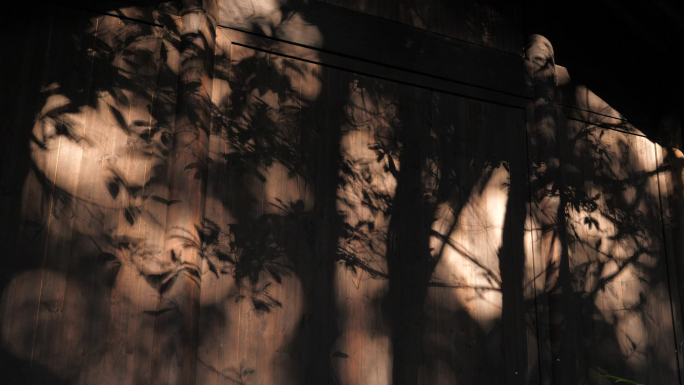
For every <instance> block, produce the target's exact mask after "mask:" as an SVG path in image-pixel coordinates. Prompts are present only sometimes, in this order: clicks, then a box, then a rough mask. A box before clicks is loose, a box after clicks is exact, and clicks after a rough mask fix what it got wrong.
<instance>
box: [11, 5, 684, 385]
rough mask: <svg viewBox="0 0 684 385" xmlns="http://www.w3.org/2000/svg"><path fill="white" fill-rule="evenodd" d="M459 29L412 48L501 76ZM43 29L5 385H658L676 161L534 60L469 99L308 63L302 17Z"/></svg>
mask: <svg viewBox="0 0 684 385" xmlns="http://www.w3.org/2000/svg"><path fill="white" fill-rule="evenodd" d="M327 2H328V3H333V4H337V5H341V6H344V7H347V8H351V9H356V10H361V11H364V10H365V11H364V12H367V13H370V14H373V13H374V12H375V11H374V8H373V9H371V8H368V7H371V5H369V3H367V2H363V1H361V2H353V4H352V3H345V4H341V2H338V1H333V0H329V1H327ZM338 3H340V4H338ZM409 3H410V2H405V1H401V2H399V3H398V4H399V5H397V7H398V8H397V9H399V10H402V12H400V13H401V15H398V14H397V15H389V16H388V18H390V19H392V20H395V21H401V22H405V23H407V24H411V25H414V26H417V27H419V28H427V29H429V28H428V25H429V24H430V22H431V20H432V21H435V20H441V18H440V17H438V15H436V14H435V12H436V10H434V9H432V10H428V9H419V8H415V7H413V6H412V5H411V4H409ZM490 3H491V4H490ZM445 7H446V8H445V9H446V10H447V11H449V12H452V13H453V11H454V9H457V8H458V9H461V8H459V7H460V6H453V9H452V8H450V7H452V6H449V7H447V6H445ZM464 7H465V6H464ZM447 8H448V9H447ZM475 8H477V9H480V11H481V12H480V13H482V14H484V13H486V14H487V15H489V16H487V17H485V16H482V15H480V14H478V15H479V16H477V17H475V16H472V15H471V16H469V17H466V21H465V22H464V23H465V24H463V25H462V26H461V27H459V28H461V29H462V30H459V29H458V28H455V27H454V28H447V27H446V26H445V25H442V24H439V23H437V24H435V25H436V26H435V27H434V28H433V29H435V31H433V32H440V33H444V34H446V35H448V36H451V35H454V36H451V37H458V38H459V39H463V40H467V41H470V42H471V43H477V44H480V45H484V46H488V47H490V48H491V47H494V48H497V49H502V50H510V47H511V46H512V45H513V43H514V42H515V41H517V40H516V39H517V38H516V37H514V36H509V37H505V36H503V35H501V34H499V35H496V34H495V32H494V31H495V29H496V28H503V29H504V30H509V29H513V28H514V25H515V23H516V22H515V20H513V21H507V20H506V18H505V16H506V15H507V13H508V12H512V11H511V10H509V9H508V8H506V7H503V6H502V7H497V6H496V5H495V4H494V3H492V2H484V3H483V4H481V5H479V6H478V7H475ZM51 9H52V10H51V11H49V12H51V13H50V15H51V16H50V17H51V20H53V24H51V25H50V26H49V27H45V28H46V31H47V32H49V36H50V38H49V42H48V43H46V44H47V52H45V53H44V56H45V57H46V61H45V63H42V64H41V65H42V66H44V67H45V68H44V69H43V70H44V72H45V73H44V76H43V79H41V80H40V81H36V83H40V86H39V87H38V86H36V87H35V89H28V88H27V90H28V91H26V92H27V94H28V95H29V96H26V99H27V100H30V103H29V102H26V103H27V104H29V105H31V106H32V107H26V110H30V109H31V108H33V109H32V110H30V113H29V112H26V110H25V111H23V112H22V113H23V114H28V115H31V116H32V117H30V119H24V120H23V121H21V120H17V121H18V122H20V123H21V124H17V126H16V127H12V128H11V129H12V130H15V131H16V132H17V134H16V135H15V136H13V137H12V138H13V139H12V143H14V144H12V143H9V142H8V144H7V145H6V146H5V147H4V148H5V149H6V150H7V151H16V152H17V160H16V162H17V164H18V163H20V162H24V163H25V164H23V165H22V167H16V169H12V170H9V171H7V170H5V169H4V168H3V173H6V174H8V175H10V174H11V175H10V176H5V175H3V178H4V179H3V181H4V180H5V178H6V179H7V180H18V181H20V183H19V184H18V185H17V186H14V187H13V189H14V190H16V191H15V192H12V191H10V192H8V193H6V195H7V196H8V198H6V201H7V202H10V204H8V205H7V207H8V209H7V210H6V211H3V222H2V223H3V226H5V227H4V228H5V229H6V230H7V231H6V232H7V234H9V235H8V237H12V239H11V240H7V241H4V242H5V243H3V244H6V245H7V250H8V251H7V254H6V255H5V258H6V260H7V263H8V267H7V269H6V274H5V275H4V276H3V278H2V281H1V282H2V286H0V289H1V293H0V346H1V349H2V351H1V354H0V360H2V365H3V368H4V367H5V366H7V367H9V366H15V367H16V368H15V370H14V372H13V373H12V377H11V378H10V380H11V382H10V383H12V384H24V383H41V384H42V383H50V384H81V383H84V384H85V383H90V384H92V383H103V384H110V383H111V384H148V383H155V384H166V383H169V384H171V383H189V384H191V383H197V384H292V385H294V384H335V385H337V384H339V385H357V384H358V385H371V384H380V385H390V384H396V385H417V384H440V385H442V384H483V385H484V384H503V383H511V384H513V383H515V384H551V383H559V384H560V383H564V382H561V381H560V380H559V379H561V378H562V379H563V381H575V382H573V383H577V384H601V385H603V384H607V383H608V382H607V381H608V380H607V378H605V377H602V375H605V374H610V375H613V374H616V375H617V374H619V375H620V376H621V377H625V378H627V377H628V378H633V379H634V380H635V381H638V382H639V383H646V384H661V383H676V382H677V381H679V380H678V379H679V370H680V367H679V366H680V361H681V358H678V356H677V355H676V354H675V353H676V352H677V349H678V347H677V346H676V333H679V328H680V327H681V325H679V324H678V319H679V318H678V317H679V308H678V307H679V304H678V301H679V299H678V297H675V296H674V295H675V294H676V289H677V282H675V280H674V277H675V273H673V270H672V269H673V266H672V264H673V261H674V260H675V258H678V257H677V256H676V255H674V254H675V252H674V250H678V249H677V245H678V241H679V240H678V239H675V238H676V236H675V235H674V232H673V230H672V223H673V222H674V221H675V219H676V218H678V216H679V215H681V213H679V211H677V210H679V206H677V204H678V202H679V201H678V200H677V199H675V198H676V197H677V195H676V194H678V193H679V192H681V191H680V190H681V184H682V183H683V182H682V175H684V173H683V172H682V170H681V168H682V167H684V166H683V165H684V155H682V153H681V151H679V150H678V149H675V148H672V147H671V146H670V147H668V146H665V145H664V144H662V143H655V142H654V141H653V140H652V139H651V138H648V137H646V136H645V135H644V134H643V133H642V131H640V130H639V129H638V128H637V127H636V125H633V124H631V123H629V122H627V120H626V119H625V118H624V117H623V116H622V115H620V114H619V113H618V112H617V111H616V110H615V109H613V108H612V107H610V105H609V104H608V103H606V102H605V101H603V100H602V99H601V98H600V97H599V96H597V95H596V94H594V93H593V92H592V91H591V90H590V89H589V88H588V87H586V86H583V85H578V84H575V83H574V82H573V80H572V79H571V77H570V74H569V71H568V70H567V69H565V68H563V67H561V66H557V65H556V63H555V58H554V49H553V47H552V46H551V43H550V42H549V41H548V40H547V39H546V38H544V37H542V36H539V35H533V36H532V37H531V38H530V40H529V42H528V45H527V46H526V47H525V52H524V55H523V59H522V60H519V63H518V64H519V68H516V69H515V71H517V72H513V73H516V74H517V75H516V76H517V77H518V78H516V82H518V81H519V83H520V84H526V86H527V88H526V89H524V90H523V91H521V95H504V96H500V95H499V96H497V97H500V99H497V100H489V99H488V98H487V96H486V95H489V94H485V93H479V94H478V93H477V92H480V91H481V90H476V91H473V89H475V88H478V87H480V85H477V84H475V85H473V86H471V85H468V86H467V87H471V88H472V89H470V88H467V87H466V86H464V85H462V84H459V85H458V87H462V88H458V90H459V91H458V92H456V91H454V92H451V91H449V92H447V91H445V90H443V89H438V88H434V87H433V86H432V85H434V84H435V83H429V84H431V86H426V85H424V84H422V83H420V82H421V81H424V79H423V78H421V77H426V76H427V75H424V74H417V73H410V74H408V73H407V72H402V71H403V70H400V69H398V67H397V68H390V67H387V68H385V67H383V66H382V65H380V64H378V63H379V62H378V63H376V62H372V63H371V61H362V60H360V59H359V58H353V57H349V55H347V56H345V55H337V56H335V55H336V54H335V53H334V50H333V48H334V47H333V48H331V47H329V46H327V45H326V44H327V43H326V42H327V40H326V31H328V32H329V30H328V29H326V28H327V26H324V25H317V24H315V23H314V21H316V20H318V19H316V17H315V15H312V14H311V13H310V12H309V10H310V9H311V8H310V5H309V4H308V2H306V1H294V0H291V1H275V0H273V1H271V0H264V1H242V0H241V1H237V0H236V1H220V2H216V1H205V2H192V1H190V2H188V1H186V2H182V4H181V8H180V9H176V8H175V5H173V4H165V5H164V6H160V7H157V8H149V7H142V6H141V7H130V8H118V9H111V10H110V11H111V12H110V11H108V12H107V14H97V13H94V12H91V11H86V10H73V9H71V8H67V7H64V6H62V5H55V6H54V7H53V8H51ZM330 9H333V10H334V9H337V8H336V7H331V8H330ZM463 9H465V8H463ZM404 10H406V12H408V13H406V15H405V14H404V12H403V11H404ZM467 10H468V9H466V11H467ZM409 11H410V12H409ZM471 11H472V10H471ZM45 12H48V11H45ZM407 15H410V16H407ZM400 16H401V17H400ZM407 18H408V19H407ZM409 19H410V20H409ZM480 19H482V20H480ZM435 23H436V21H435ZM240 34H242V35H240ZM236 36H238V37H239V36H247V38H245V40H244V41H238V40H239V39H238V38H237V37H236ZM328 36H329V35H328ZM250 39H253V40H250ZM258 39H262V40H258ZM440 39H441V37H440ZM518 40H519V39H518ZM293 41H294V42H297V44H290V43H288V42H293ZM461 43H462V42H459V43H458V44H461ZM468 44H470V43H468ZM283 52H285V53H283ZM331 52H332V53H331ZM506 55H508V54H506ZM300 56H301V57H300ZM508 56H510V55H508ZM459 60H460V59H459ZM348 63H362V64H363V65H364V66H365V65H367V66H368V67H369V68H370V67H372V66H376V67H380V68H383V71H387V77H386V78H385V77H380V76H375V75H371V74H370V73H371V72H369V73H365V72H363V71H358V68H362V67H358V68H357V70H354V69H346V67H345V66H346V65H347V64H348ZM355 65H356V64H355ZM588 65H589V64H588ZM397 74H399V75H397ZM393 76H394V77H393ZM397 76H406V80H405V81H404V80H403V79H400V80H401V81H397V78H396V77H397ZM433 80H434V79H433ZM442 80H443V79H442ZM442 80H439V81H440V82H441V81H442ZM444 83H445V84H446V83H449V82H447V81H446V80H444ZM516 84H517V83H516ZM448 86H449V87H451V86H453V85H452V84H450V83H449V84H448ZM445 87H446V86H445ZM481 88H482V89H485V87H484V86H482V87H481ZM490 91H491V92H499V91H496V90H495V91H492V90H488V91H487V92H490ZM483 92H484V91H483ZM469 93H470V94H469ZM501 94H502V95H503V93H501ZM473 95H474V96H473ZM482 95H485V96H482ZM514 96H515V98H518V99H515V101H513V102H510V103H509V102H508V101H506V99H505V98H510V100H513V99H514ZM22 100H24V99H22ZM502 100H503V101H502ZM520 100H524V103H525V104H520ZM516 103H517V104H516ZM26 122H30V123H26ZM8 130H9V129H8ZM15 142H17V143H18V142H21V143H18V144H17V143H15ZM15 145H16V147H17V149H14V148H13V147H12V146H15ZM15 174H16V175H15ZM3 183H4V182H3ZM678 189H679V190H678ZM14 190H13V191H14ZM3 191H4V190H3ZM8 191H9V190H8ZM5 216H6V218H4V217H5ZM673 218H674V219H673ZM15 235H16V237H14V236H15ZM3 239H4V238H3ZM8 239H9V238H8ZM673 293H675V294H673ZM677 336H678V334H677ZM673 352H675V353H673ZM679 357H681V356H679Z"/></svg>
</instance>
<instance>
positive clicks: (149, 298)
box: [126, 20, 180, 384]
mask: <svg viewBox="0 0 684 385" xmlns="http://www.w3.org/2000/svg"><path fill="white" fill-rule="evenodd" d="M173 22H174V21H173V20H172V21H171V23H173ZM175 22H178V20H176V21H175ZM170 29H171V30H170ZM172 30H173V25H171V26H168V25H167V26H165V27H164V28H157V29H155V33H156V34H157V36H156V37H157V39H158V41H159V42H158V44H159V45H158V50H159V51H158V52H156V53H155V57H156V58H157V63H158V68H157V79H156V89H155V97H154V101H153V106H152V119H153V122H152V123H153V125H151V126H150V128H149V131H148V132H149V137H148V140H149V141H150V145H151V146H152V147H151V148H149V149H148V150H149V151H151V155H152V159H150V160H149V161H147V163H146V171H145V175H146V183H145V184H144V186H143V192H142V194H143V197H144V199H145V201H144V206H143V210H144V213H145V215H144V216H143V218H142V219H141V221H140V226H141V227H140V229H139V231H140V237H141V238H142V239H143V240H144V242H143V244H142V256H141V257H140V258H139V259H138V260H136V261H135V269H136V270H137V271H139V272H140V275H141V277H140V278H139V283H138V288H137V293H136V299H135V300H136V302H137V304H138V305H137V310H136V311H137V317H136V321H135V332H131V334H130V335H129V338H134V339H135V341H136V342H135V344H134V347H133V351H132V352H130V353H131V354H129V356H128V357H129V362H128V373H127V376H126V383H127V384H139V383H143V384H144V383H148V382H149V381H150V372H151V370H150V368H151V363H152V349H153V343H154V321H155V317H154V312H155V310H156V307H157V304H158V299H159V292H158V286H157V285H155V284H154V282H153V281H152V282H151V281H148V280H147V278H150V277H151V276H154V275H156V274H159V271H160V270H161V265H162V262H163V260H164V256H163V246H164V231H165V227H166V213H167V209H168V205H169V204H170V203H171V202H170V201H169V194H168V169H167V157H168V154H169V152H170V149H171V133H172V132H173V129H174V127H175V111H176V92H177V86H178V75H177V71H178V64H179V63H178V61H179V56H180V55H179V53H178V50H177V49H176V48H175V47H174V45H173V44H172V41H173V40H174V39H175V38H177V37H178V36H176V35H174V33H173V32H172ZM143 278H145V279H143Z"/></svg>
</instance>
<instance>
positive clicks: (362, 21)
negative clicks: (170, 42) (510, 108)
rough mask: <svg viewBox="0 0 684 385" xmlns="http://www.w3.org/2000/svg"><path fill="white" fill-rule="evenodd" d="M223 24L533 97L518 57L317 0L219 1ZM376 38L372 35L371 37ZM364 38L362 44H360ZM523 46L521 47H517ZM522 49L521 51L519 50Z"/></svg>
mask: <svg viewBox="0 0 684 385" xmlns="http://www.w3.org/2000/svg"><path fill="white" fill-rule="evenodd" d="M219 6H220V15H219V20H218V23H219V25H221V26H224V27H227V28H232V29H237V30H240V31H246V32H250V33H253V34H256V35H260V36H268V37H272V38H275V39H278V40H281V41H285V42H289V43H294V44H296V45H301V46H304V47H311V48H316V49H319V50H322V51H324V52H331V53H335V54H338V55H342V56H347V57H352V58H355V59H359V60H362V61H366V62H368V63H369V64H381V65H383V66H386V67H390V68H397V69H402V70H405V71H409V72H414V73H417V74H421V75H429V76H432V77H435V78H438V79H445V80H449V81H454V82H458V83H463V84H465V85H476V86H478V87H481V88H485V89H490V90H495V91H499V92H505V93H508V94H513V95H517V96H528V91H527V89H526V88H525V85H524V82H523V80H522V78H521V76H520V71H521V70H520V68H521V66H522V60H521V59H520V57H519V56H518V55H511V54H509V53H504V52H501V51H496V50H492V49H488V48H485V47H482V46H478V45H474V44H471V43H467V42H464V41H458V40H454V39H450V38H447V37H444V36H439V35H436V34H433V33H429V32H427V31H423V30H420V29H417V28H413V27H410V26H407V25H402V24H399V23H394V22H391V21H388V20H383V19H380V18H377V17H372V16H368V15H365V14H361V13H358V12H353V11H350V10H347V9H344V8H340V7H334V6H331V5H329V4H324V3H321V2H318V1H311V2H309V3H293V4H288V5H287V6H285V5H284V4H281V3H278V2H275V1H271V0H259V1H251V0H234V1H224V2H221V3H220V5H219ZM371 36H372V39H371V38H369V37H371ZM359 42H363V44H359ZM520 48H522V47H521V46H518V47H516V48H515V49H516V50H519V49H520ZM516 53H517V52H516Z"/></svg>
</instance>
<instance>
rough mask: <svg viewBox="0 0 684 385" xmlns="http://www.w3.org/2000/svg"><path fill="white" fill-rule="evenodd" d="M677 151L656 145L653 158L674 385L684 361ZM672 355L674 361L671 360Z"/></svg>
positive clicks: (668, 352)
mask: <svg viewBox="0 0 684 385" xmlns="http://www.w3.org/2000/svg"><path fill="white" fill-rule="evenodd" d="M679 154H681V152H679V153H678V150H676V149H673V148H667V149H665V148H663V147H661V146H660V145H658V144H656V145H655V158H656V166H657V169H658V170H660V172H658V174H657V176H658V187H659V198H660V208H661V216H662V219H663V236H664V238H663V242H664V254H663V255H664V258H666V260H667V272H666V274H667V281H668V289H669V298H670V306H671V311H672V323H673V328H672V329H673V330H672V332H673V333H672V334H673V335H672V337H674V343H675V352H674V353H673V352H672V351H671V350H669V351H668V350H667V349H665V353H667V357H669V360H668V361H669V362H670V368H671V369H672V368H677V370H676V371H674V370H673V371H674V372H675V373H674V380H671V383H673V384H681V381H682V375H681V374H682V372H683V370H684V359H682V355H681V352H680V348H679V343H680V341H681V340H682V336H684V331H683V330H682V315H681V307H680V306H679V304H680V303H681V302H680V301H681V298H680V296H679V293H680V287H681V285H682V284H681V283H680V282H678V280H677V273H676V266H677V265H676V261H675V256H676V252H675V241H674V238H675V237H676V229H675V226H674V224H675V223H676V221H677V219H676V216H677V213H676V212H675V207H676V205H675V204H673V203H672V201H674V200H675V199H679V197H676V196H675V195H674V194H676V192H677V189H676V182H675V181H674V178H681V169H680V167H678V166H676V165H675V164H673V163H674V161H676V159H677V158H678V157H677V155H679ZM672 354H675V355H674V357H673V356H671V355H672Z"/></svg>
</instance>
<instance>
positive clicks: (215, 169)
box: [197, 29, 236, 385]
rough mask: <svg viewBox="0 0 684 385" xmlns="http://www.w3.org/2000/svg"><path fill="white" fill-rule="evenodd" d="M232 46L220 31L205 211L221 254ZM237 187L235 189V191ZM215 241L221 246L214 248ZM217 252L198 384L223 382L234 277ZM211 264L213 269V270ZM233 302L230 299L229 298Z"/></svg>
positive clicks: (206, 274)
mask: <svg viewBox="0 0 684 385" xmlns="http://www.w3.org/2000/svg"><path fill="white" fill-rule="evenodd" d="M231 50H232V44H231V42H230V40H228V38H227V37H226V36H225V33H223V32H222V31H221V30H220V29H219V30H218V31H217V34H216V53H215V59H214V66H215V67H214V85H213V88H212V92H213V95H212V104H213V105H214V106H215V107H214V111H213V114H212V120H213V122H212V129H211V136H210V138H209V159H210V161H209V174H208V177H207V204H206V208H205V213H204V217H205V221H207V222H209V223H208V224H207V226H210V227H209V228H210V229H211V230H210V231H209V232H208V231H205V234H209V233H211V232H213V231H218V233H217V234H216V235H215V237H216V239H214V235H212V237H211V239H205V242H207V243H209V244H208V245H207V246H206V247H207V248H211V247H216V249H215V250H216V251H220V250H221V249H220V248H221V247H222V246H225V243H227V242H228V239H226V237H225V236H224V234H225V233H226V232H227V230H228V229H227V228H226V220H227V219H228V217H227V216H226V215H224V207H223V196H224V194H225V193H226V191H225V190H226V187H229V188H230V187H231V186H227V185H226V179H227V175H226V162H225V159H224V158H223V156H224V154H225V153H226V152H227V150H228V142H227V140H226V139H227V137H226V136H227V132H226V129H225V127H224V126H223V122H222V120H221V116H222V114H225V110H224V109H226V108H228V98H229V97H230V95H231V92H230V91H231V90H230V85H229V80H230V78H228V77H229V76H230V71H231V66H230V64H231ZM235 187H236V186H233V188H235ZM211 242H215V243H217V244H216V245H211ZM216 251H213V250H212V249H208V251H207V252H206V255H205V258H206V259H207V263H206V264H205V265H204V266H203V268H202V292H201V293H200V319H199V323H200V335H199V346H198V350H197V361H198V365H197V383H198V384H206V385H216V384H219V383H222V382H223V381H224V379H223V377H222V376H223V372H222V366H223V365H224V363H223V362H221V359H222V354H221V353H222V350H223V349H222V347H223V345H224V342H225V341H224V333H225V331H224V328H225V327H226V320H227V317H226V316H225V314H224V312H225V311H227V308H226V307H225V305H224V303H223V299H224V298H223V288H224V286H225V282H226V280H228V279H229V278H230V277H229V276H227V273H228V272H226V271H225V270H224V267H223V266H222V265H221V264H220V262H221V261H220V260H219V258H218V255H217V254H216ZM209 265H211V266H212V267H211V268H209ZM226 300H229V299H226Z"/></svg>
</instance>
